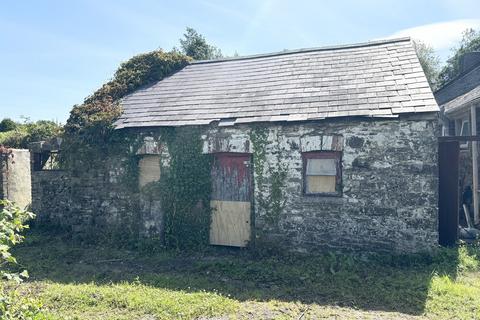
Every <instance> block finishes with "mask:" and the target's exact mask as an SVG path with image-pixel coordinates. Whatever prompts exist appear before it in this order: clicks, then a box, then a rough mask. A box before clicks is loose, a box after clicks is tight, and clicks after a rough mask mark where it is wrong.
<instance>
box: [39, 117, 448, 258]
mask: <svg viewBox="0 0 480 320" xmlns="http://www.w3.org/2000/svg"><path fill="white" fill-rule="evenodd" d="M160 133H161V130H155V129H149V130H145V131H142V130H135V131H133V130H132V131H131V135H132V136H134V137H135V139H134V140H136V141H137V142H138V141H140V142H141V143H140V144H139V145H141V147H140V148H139V149H138V151H134V153H135V160H134V161H132V159H128V158H109V159H103V161H104V162H106V163H107V164H106V165H105V167H104V168H106V169H104V170H100V171H99V170H98V169H97V168H92V167H89V165H88V164H85V169H84V170H83V171H80V172H74V173H72V172H69V173H68V174H67V173H66V172H63V173H55V174H54V175H55V177H54V178H52V177H51V178H48V177H47V174H46V173H44V172H33V179H34V184H33V186H34V187H33V193H34V202H33V207H34V211H36V212H37V214H40V215H41V216H44V217H47V218H48V219H47V220H49V221H51V223H60V224H63V225H64V226H68V227H70V228H71V229H72V230H73V231H75V232H76V233H82V232H88V231H91V230H100V231H102V232H105V230H111V229H115V230H116V231H117V233H121V232H122V230H123V231H125V230H126V229H132V230H133V231H134V232H140V233H142V234H144V235H147V236H152V237H160V238H161V237H162V233H163V212H162V206H161V203H160V197H159V196H158V195H156V194H155V191H154V190H153V192H152V190H148V192H145V191H144V190H145V188H144V187H143V186H142V187H140V186H139V181H133V184H136V185H137V186H138V188H132V187H131V186H130V187H127V185H129V184H131V183H132V181H126V180H125V178H126V177H127V176H128V177H129V179H137V180H138V179H141V181H142V182H141V183H142V184H144V183H145V181H146V180H145V172H148V170H154V171H155V176H157V177H160V179H161V177H162V173H161V172H160V173H158V168H157V167H156V166H153V167H152V163H151V156H152V155H157V156H158V159H159V161H160V162H161V163H162V165H161V166H160V168H168V165H169V154H168V148H167V147H166V146H165V145H162V139H161V137H160ZM438 133H439V132H438V119H437V118H436V116H435V115H428V116H420V115H418V116H416V117H401V118H397V119H385V120H378V119H377V120H373V119H371V120H368V119H363V120H362V119H358V118H357V119H351V118H349V119H338V120H329V121H317V122H305V123H282V124H260V125H254V126H252V125H246V124H245V125H238V126H234V127H218V126H210V127H205V130H204V133H203V135H202V137H201V138H202V140H203V144H204V146H203V152H204V153H205V154H212V153H216V152H242V153H250V154H252V163H253V168H252V171H253V177H254V179H253V181H254V197H253V198H254V200H253V208H254V209H253V213H252V215H253V217H252V218H253V219H252V221H253V228H252V229H253V233H254V234H253V238H252V239H253V241H252V244H251V245H256V246H277V247H281V248H286V249H289V250H296V251H305V252H311V251H315V250H321V249H324V248H343V249H367V250H381V251H397V252H414V251H422V250H430V249H431V248H433V247H434V246H436V245H437V243H438V210H437V209H438V208H437V202H438V199H437V192H438V178H437V177H438V172H437V170H438V168H437V141H436V137H437V136H438ZM125 148H132V146H131V145H130V146H125ZM321 150H323V151H332V150H334V151H340V152H341V153H342V156H341V167H342V194H341V196H338V197H331V196H306V195H304V193H303V176H302V172H303V169H302V166H303V163H302V152H309V151H321ZM144 155H147V156H148V157H150V159H149V160H148V161H146V162H148V163H149V168H150V169H149V168H146V169H145V170H147V171H144V172H143V176H139V175H138V174H137V175H130V174H128V168H130V169H131V168H132V166H135V165H136V166H138V165H139V164H141V163H142V161H141V159H142V157H143V156H144ZM144 162H145V161H144ZM140 174H142V173H141V172H140ZM49 180H50V181H53V180H59V182H58V183H53V184H54V185H57V186H61V188H58V190H57V191H53V192H52V194H50V193H48V192H46V189H45V186H46V185H48V183H47V182H46V181H49ZM147 181H148V180H147ZM148 182H150V181H148ZM147 186H148V185H147ZM147 189H148V188H147ZM42 190H43V191H42ZM41 192H43V193H42V196H41V197H39V196H37V195H38V194H41ZM47 201H48V202H47ZM52 207H53V208H58V209H55V210H52Z"/></svg>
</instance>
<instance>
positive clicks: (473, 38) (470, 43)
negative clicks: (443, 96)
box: [438, 29, 480, 87]
mask: <svg viewBox="0 0 480 320" xmlns="http://www.w3.org/2000/svg"><path fill="white" fill-rule="evenodd" d="M477 50H480V30H479V31H475V30H473V29H467V30H465V31H464V32H463V33H462V39H461V40H460V43H459V44H458V46H457V47H455V48H453V49H452V51H453V55H452V56H451V57H450V58H448V60H447V62H446V64H445V66H444V67H443V69H442V71H440V74H439V76H438V85H439V87H442V86H444V85H445V84H447V82H449V81H451V80H452V79H454V78H455V77H456V76H458V75H459V74H460V73H461V63H462V57H463V56H464V55H465V54H466V53H469V52H472V51H477Z"/></svg>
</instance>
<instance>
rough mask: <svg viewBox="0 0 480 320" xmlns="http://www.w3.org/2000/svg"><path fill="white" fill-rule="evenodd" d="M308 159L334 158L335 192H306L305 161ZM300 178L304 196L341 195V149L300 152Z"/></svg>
mask: <svg viewBox="0 0 480 320" xmlns="http://www.w3.org/2000/svg"><path fill="white" fill-rule="evenodd" d="M309 159H333V160H335V167H336V176H335V177H336V179H335V192H318V193H309V192H307V161H308V160H309ZM302 165H303V168H302V180H303V190H302V193H303V195H304V196H308V197H325V196H326V197H341V196H342V152H341V151H309V152H302Z"/></svg>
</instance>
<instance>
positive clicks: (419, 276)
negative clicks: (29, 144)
mask: <svg viewBox="0 0 480 320" xmlns="http://www.w3.org/2000/svg"><path fill="white" fill-rule="evenodd" d="M15 254H16V255H17V257H18V260H19V262H20V263H21V264H22V265H23V267H26V268H27V269H28V270H29V271H30V274H31V278H30V280H29V281H28V282H26V283H24V284H22V285H21V286H20V288H19V289H18V291H19V292H20V294H22V295H23V296H24V297H28V298H32V299H34V301H35V302H36V303H39V304H41V305H42V306H43V307H42V309H41V310H42V312H41V315H39V316H38V319H193V318H202V319H208V318H214V317H224V318H250V319H264V318H267V319H268V318H270V319H278V318H279V319H282V318H284V319H299V318H300V317H301V318H302V319H311V318H313V319H315V318H320V317H326V318H328V317H330V318H335V317H337V318H390V319H392V318H410V317H412V318H417V317H420V318H423V317H426V318H434V319H475V318H480V249H479V246H478V245H477V246H475V245H471V246H460V247H459V248H455V249H439V250H438V252H436V253H435V254H432V255H411V256H389V255H379V254H333V253H328V254H323V255H319V256H314V257H312V256H305V255H294V254H288V255H269V254H262V253H261V252H252V251H246V250H227V249H222V248H211V249H207V250H206V251H203V252H196V253H192V252H189V253H182V252H173V251H167V252H162V251H159V252H156V253H154V254H151V253H148V252H137V251H129V250H120V249H112V248H105V247H98V246H81V245H79V244H74V243H72V242H70V241H69V240H68V239H65V238H63V237H61V236H48V235H45V234H40V233H38V232H33V233H30V234H29V235H27V242H26V243H25V244H24V245H22V246H21V247H18V248H16V250H15Z"/></svg>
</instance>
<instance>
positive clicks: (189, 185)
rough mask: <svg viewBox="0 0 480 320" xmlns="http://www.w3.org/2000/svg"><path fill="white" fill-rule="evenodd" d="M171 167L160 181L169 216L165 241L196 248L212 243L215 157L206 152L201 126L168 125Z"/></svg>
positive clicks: (163, 171) (165, 132)
mask: <svg viewBox="0 0 480 320" xmlns="http://www.w3.org/2000/svg"><path fill="white" fill-rule="evenodd" d="M163 139H164V140H165V142H166V144H167V147H168V153H169V157H170V159H169V160H170V161H169V167H168V168H165V167H164V168H163V169H162V170H161V171H162V174H163V176H162V179H161V181H160V183H159V185H160V194H161V198H162V200H161V201H162V208H163V211H164V214H165V215H164V217H165V244H166V245H167V247H170V248H195V247H199V246H202V245H206V244H208V237H209V234H208V232H209V227H210V212H211V210H210V195H211V178H210V166H211V158H210V157H209V156H208V155H205V154H202V140H201V129H200V128H197V127H179V128H168V129H166V130H164V138H163Z"/></svg>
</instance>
